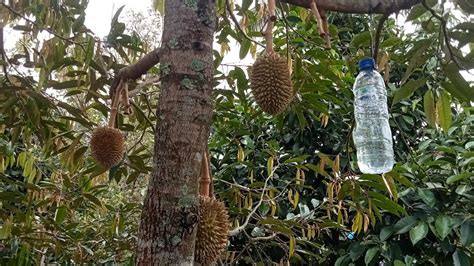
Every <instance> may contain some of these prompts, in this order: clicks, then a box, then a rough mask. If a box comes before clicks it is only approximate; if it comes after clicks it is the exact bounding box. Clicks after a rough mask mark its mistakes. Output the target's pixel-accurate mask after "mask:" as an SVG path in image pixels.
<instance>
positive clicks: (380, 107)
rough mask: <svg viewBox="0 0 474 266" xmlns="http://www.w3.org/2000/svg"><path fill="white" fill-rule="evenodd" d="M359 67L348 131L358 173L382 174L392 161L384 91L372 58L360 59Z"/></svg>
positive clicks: (380, 77)
mask: <svg viewBox="0 0 474 266" xmlns="http://www.w3.org/2000/svg"><path fill="white" fill-rule="evenodd" d="M359 69H360V73H359V75H358V76H357V78H356V81H355V83H354V87H353V92H354V115H355V120H356V126H355V129H354V131H353V132H352V136H353V139H354V144H355V147H356V149H357V164H358V166H359V169H360V171H361V172H362V173H365V174H382V173H386V172H389V171H390V170H391V169H392V167H393V164H394V163H395V162H394V156H393V146H392V145H393V141H392V133H391V131H390V125H389V124H388V107H387V91H386V89H385V83H384V81H383V78H382V76H380V74H379V73H378V72H377V71H376V70H375V62H374V59H372V58H367V59H363V60H361V61H360V62H359Z"/></svg>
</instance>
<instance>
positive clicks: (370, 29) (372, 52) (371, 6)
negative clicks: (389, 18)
mask: <svg viewBox="0 0 474 266" xmlns="http://www.w3.org/2000/svg"><path fill="white" fill-rule="evenodd" d="M373 11H374V10H373V5H372V0H369V23H368V24H369V35H370V57H372V58H374V37H373V36H372V26H373V25H374V12H373Z"/></svg>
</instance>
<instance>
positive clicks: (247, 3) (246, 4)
mask: <svg viewBox="0 0 474 266" xmlns="http://www.w3.org/2000/svg"><path fill="white" fill-rule="evenodd" d="M252 2H253V0H243V1H242V8H241V10H242V11H246V10H248V9H249V8H250V5H251V4H252Z"/></svg>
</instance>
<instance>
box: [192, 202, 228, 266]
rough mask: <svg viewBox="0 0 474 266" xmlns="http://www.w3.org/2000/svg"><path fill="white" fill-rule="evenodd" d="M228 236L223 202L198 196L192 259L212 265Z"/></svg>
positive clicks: (225, 210) (226, 215)
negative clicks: (197, 217)
mask: <svg viewBox="0 0 474 266" xmlns="http://www.w3.org/2000/svg"><path fill="white" fill-rule="evenodd" d="M228 237H229V216H228V214H227V209H226V208H225V206H224V203H222V202H220V201H218V200H216V199H214V198H210V197H206V196H200V197H199V222H198V230H197V238H196V247H195V254H194V260H195V261H196V262H199V263H201V264H202V265H212V264H213V263H214V262H215V261H217V259H218V258H219V257H220V256H221V254H222V252H223V251H224V250H225V248H226V246H227V241H228Z"/></svg>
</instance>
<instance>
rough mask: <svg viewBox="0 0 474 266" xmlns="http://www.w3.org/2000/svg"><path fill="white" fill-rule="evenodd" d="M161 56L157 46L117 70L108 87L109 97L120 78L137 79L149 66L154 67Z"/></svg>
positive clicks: (111, 95) (113, 92)
mask: <svg viewBox="0 0 474 266" xmlns="http://www.w3.org/2000/svg"><path fill="white" fill-rule="evenodd" d="M160 56H161V49H160V48H157V49H155V50H153V51H151V52H150V53H148V54H146V55H145V56H144V57H143V58H141V59H140V60H138V62H136V63H135V64H133V65H130V66H127V67H124V68H122V69H120V70H119V72H118V74H117V76H116V77H115V78H114V80H113V82H112V86H111V87H110V97H111V98H113V95H114V94H115V91H116V89H117V86H118V84H119V81H120V80H121V79H123V80H128V79H134V80H135V79H137V78H139V77H140V76H141V75H143V74H145V73H147V72H148V70H150V68H152V67H154V66H155V65H156V64H158V63H159V62H160Z"/></svg>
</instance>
